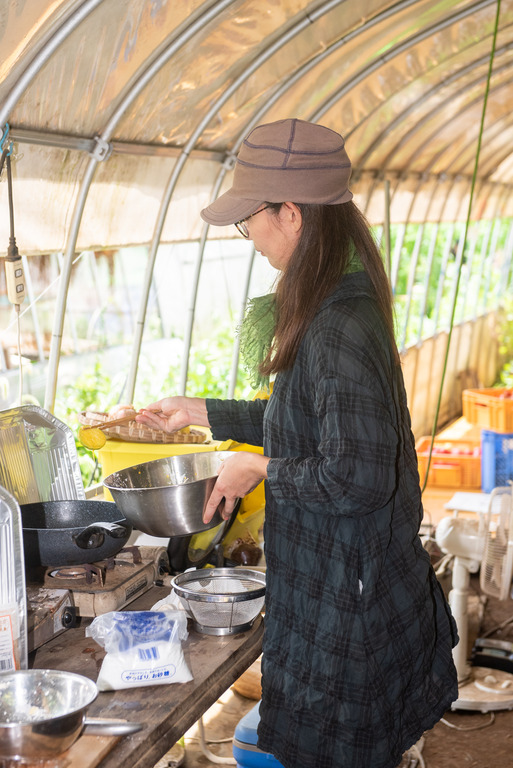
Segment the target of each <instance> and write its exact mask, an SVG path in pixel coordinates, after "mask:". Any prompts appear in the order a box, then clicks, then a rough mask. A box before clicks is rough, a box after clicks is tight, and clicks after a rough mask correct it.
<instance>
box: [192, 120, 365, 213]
mask: <svg viewBox="0 0 513 768" xmlns="http://www.w3.org/2000/svg"><path fill="white" fill-rule="evenodd" d="M350 176H351V161H350V160H349V157H348V156H347V152H346V150H345V146H344V139H343V138H342V136H341V135H340V134H339V133H336V132H335V131H332V130H331V129H330V128H325V127H324V126H323V125H317V124H316V123H308V122H306V121H304V120H298V119H296V118H293V119H288V120H278V121H277V122H275V123H266V124H265V125H259V126H258V127H257V128H254V129H253V130H252V131H251V133H250V134H249V135H248V136H247V137H246V138H245V139H244V142H243V143H242V146H241V148H240V151H239V154H238V156H237V161H236V163H235V170H234V174H233V184H232V187H231V189H229V190H228V192H225V194H224V195H221V197H218V198H217V200H215V201H214V202H213V203H211V205H209V206H207V208H204V209H203V210H202V211H201V217H202V219H204V221H206V222H207V223H208V224H214V225H217V226H225V225H227V224H235V222H237V221H241V219H244V218H246V216H250V215H251V214H252V213H255V211H257V210H258V208H259V207H260V206H261V205H262V204H263V203H267V202H268V203H284V202H292V203H323V204H324V205H336V204H338V203H347V202H348V201H349V200H351V199H352V197H353V195H352V193H351V192H350V191H349V188H348V184H349V178H350Z"/></svg>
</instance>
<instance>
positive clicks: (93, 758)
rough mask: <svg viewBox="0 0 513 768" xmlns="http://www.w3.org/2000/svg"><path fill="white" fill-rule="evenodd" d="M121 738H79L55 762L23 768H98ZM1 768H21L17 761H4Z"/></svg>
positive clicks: (44, 761)
mask: <svg viewBox="0 0 513 768" xmlns="http://www.w3.org/2000/svg"><path fill="white" fill-rule="evenodd" d="M120 738H121V737H120V736H88V735H87V734H84V735H83V736H79V738H78V739H77V740H76V741H75V743H74V744H72V745H71V747H70V748H69V749H67V750H66V752H63V753H62V755H59V757H57V758H55V759H54V760H38V761H37V762H35V763H23V768H96V766H97V765H98V764H99V763H100V761H101V760H103V758H104V757H105V756H106V755H107V754H108V753H109V752H110V750H111V749H112V748H113V747H114V746H115V745H116V744H117V743H118V741H119V739H120ZM0 768H20V763H19V762H18V761H15V760H2V758H0Z"/></svg>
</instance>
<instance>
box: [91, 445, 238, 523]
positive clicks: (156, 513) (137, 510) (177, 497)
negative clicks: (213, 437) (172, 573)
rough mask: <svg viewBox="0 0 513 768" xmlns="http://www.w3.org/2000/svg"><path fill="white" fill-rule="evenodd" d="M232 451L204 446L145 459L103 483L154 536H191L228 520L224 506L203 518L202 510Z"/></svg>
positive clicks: (122, 507)
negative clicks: (161, 457)
mask: <svg viewBox="0 0 513 768" xmlns="http://www.w3.org/2000/svg"><path fill="white" fill-rule="evenodd" d="M231 456H233V453H232V452H231V451H202V452H199V453H185V454H182V455H177V456H169V457H167V458H164V459H155V460H154V461H146V462H144V463H143V464H136V465H135V466H133V467H128V468H127V469H121V470H119V471H118V472H114V473H113V474H112V475H109V476H108V477H107V478H105V480H104V481H103V484H104V486H105V487H106V488H108V490H109V491H110V492H111V494H112V498H113V499H114V501H115V502H116V505H117V507H118V509H119V510H120V511H121V512H122V513H123V515H124V516H125V517H126V519H127V520H128V522H129V523H130V525H132V526H133V527H134V528H136V529H137V530H139V531H142V532H143V533H148V534H150V535H151V536H164V537H172V536H187V535H189V534H192V533H200V532H201V531H207V530H209V529H210V528H214V527H215V526H217V525H219V524H220V523H222V522H223V518H222V516H221V509H222V505H223V503H224V502H222V503H221V505H220V506H219V507H218V509H217V510H216V513H215V514H214V517H213V518H212V520H211V521H210V522H209V523H208V524H205V523H204V522H203V519H202V517H203V511H204V509H205V507H206V505H207V502H208V499H209V497H210V494H211V493H212V490H213V488H214V485H215V482H216V480H217V472H218V469H219V467H220V465H221V463H222V462H223V461H225V460H226V459H227V458H228V457H231Z"/></svg>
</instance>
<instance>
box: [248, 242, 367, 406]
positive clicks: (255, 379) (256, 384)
mask: <svg viewBox="0 0 513 768" xmlns="http://www.w3.org/2000/svg"><path fill="white" fill-rule="evenodd" d="M362 270H363V265H362V262H361V261H360V257H359V256H358V254H357V253H356V250H355V248H354V246H353V247H352V249H351V255H350V257H349V262H348V265H347V268H346V270H345V272H344V274H346V275H347V274H350V273H351V272H361V271H362ZM275 327H276V296H275V294H274V293H268V294H267V295H265V296H256V297H255V298H253V299H250V300H249V301H248V305H247V308H246V313H245V315H244V320H243V321H242V323H241V325H240V326H239V328H238V329H237V332H238V335H239V343H240V353H241V357H242V360H243V362H244V368H245V369H246V372H247V374H248V377H249V382H250V384H251V386H252V387H253V388H254V389H256V390H263V391H264V392H266V393H269V392H270V389H269V376H263V375H262V374H261V373H260V365H261V364H262V363H263V361H264V360H265V358H266V357H267V355H268V353H269V350H270V349H271V344H272V342H273V338H274V329H275Z"/></svg>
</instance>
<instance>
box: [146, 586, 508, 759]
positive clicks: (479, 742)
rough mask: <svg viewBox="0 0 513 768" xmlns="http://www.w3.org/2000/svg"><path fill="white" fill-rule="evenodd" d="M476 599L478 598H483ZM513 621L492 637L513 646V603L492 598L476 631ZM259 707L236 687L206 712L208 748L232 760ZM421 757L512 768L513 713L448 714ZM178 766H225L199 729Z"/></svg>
mask: <svg viewBox="0 0 513 768" xmlns="http://www.w3.org/2000/svg"><path fill="white" fill-rule="evenodd" d="M471 590H472V593H473V594H474V595H475V596H477V595H479V585H478V582H477V579H472V582H471ZM474 599H475V600H477V597H475V598H474ZM481 605H482V603H481ZM510 618H511V619H512V622H511V623H509V624H506V625H505V626H504V628H503V629H501V630H496V631H495V632H494V633H493V634H492V635H490V637H493V638H494V639H497V640H506V641H509V642H513V602H512V601H511V600H507V601H504V602H499V601H497V600H494V599H492V598H488V599H487V600H486V602H485V604H484V613H483V615H482V617H481V616H480V625H479V626H477V627H476V628H475V629H477V631H478V633H479V636H481V637H482V636H484V634H486V633H488V632H489V630H491V629H494V628H496V627H497V626H498V625H500V624H502V623H503V622H507V621H508V619H510ZM255 703H256V701H255V700H252V699H249V698H247V697H246V696H242V695H240V693H238V692H237V691H236V690H234V689H233V688H232V689H230V690H229V691H227V692H226V693H225V694H224V695H223V696H222V697H221V699H219V701H218V702H217V703H216V704H215V705H214V706H213V707H212V708H211V709H210V710H209V711H208V712H207V713H206V714H205V716H204V718H203V725H204V732H205V739H206V747H207V749H208V750H209V751H210V752H211V753H212V754H214V755H215V756H218V757H221V758H225V759H226V758H227V759H230V757H232V747H231V738H232V736H233V733H234V731H235V727H236V725H237V723H238V722H239V720H240V719H241V717H243V716H244V715H245V714H246V712H248V711H249V710H250V709H251V708H252V707H253V706H254V705H255ZM444 721H445V722H444ZM449 724H450V725H449ZM451 725H452V726H453V727H451ZM178 756H179V757H178ZM421 757H422V760H423V761H424V766H425V768H512V766H513V711H508V710H506V711H497V712H495V713H493V715H491V714H490V713H487V714H482V713H480V712H471V711H459V712H456V711H451V712H447V713H446V716H445V718H444V720H443V721H441V722H439V723H438V724H437V725H436V726H435V727H434V728H433V729H432V730H431V731H428V732H427V733H425V734H424V743H423V745H422V750H421ZM170 758H171V756H170ZM180 760H181V762H180ZM225 764H228V763H225ZM178 765H181V766H183V768H215V766H219V763H218V762H214V761H212V760H209V758H208V757H207V756H206V755H205V754H204V752H203V751H202V749H201V746H200V742H199V732H198V726H197V725H196V726H194V728H192V729H191V730H190V731H189V732H188V733H187V734H186V736H185V751H183V750H181V751H179V752H177V753H175V757H174V759H172V760H171V759H170V760H169V761H168V762H162V763H161V764H159V768H175V766H178ZM424 766H423V765H422V763H421V762H419V760H418V758H417V757H416V756H414V755H413V754H411V753H410V754H408V755H407V756H405V758H404V759H403V763H402V765H401V768H424ZM369 768H372V766H369Z"/></svg>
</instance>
